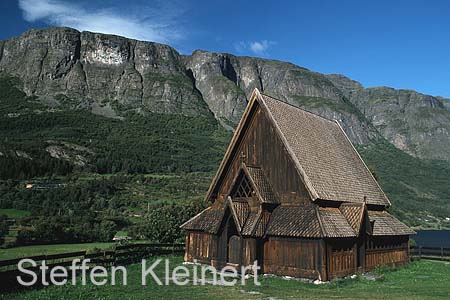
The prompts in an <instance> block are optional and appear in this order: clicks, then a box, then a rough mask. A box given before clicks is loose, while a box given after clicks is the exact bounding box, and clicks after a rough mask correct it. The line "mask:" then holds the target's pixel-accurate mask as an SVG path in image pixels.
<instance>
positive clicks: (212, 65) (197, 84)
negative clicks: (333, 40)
mask: <svg viewBox="0 0 450 300" xmlns="http://www.w3.org/2000/svg"><path fill="white" fill-rule="evenodd" d="M0 72H2V73H5V74H9V75H12V76H15V77H17V78H19V79H20V80H21V81H22V84H23V86H22V89H23V90H24V91H25V92H26V93H27V94H28V95H34V96H37V97H38V98H39V99H40V101H42V102H43V103H46V104H47V105H49V106H61V107H67V108H83V109H89V110H91V111H92V112H93V113H96V114H101V115H105V116H108V117H121V116H123V115H125V114H126V112H129V111H134V112H137V113H141V114H145V113H148V112H157V113H169V114H184V115H207V116H214V117H215V118H216V119H217V120H218V121H219V122H220V123H221V124H222V125H223V126H224V127H226V128H229V129H232V128H233V127H234V126H235V124H236V123H237V121H238V120H239V118H240V116H241V114H242V112H243V110H244V108H245V106H246V104H247V100H248V99H247V96H248V95H249V94H250V93H251V91H252V90H253V89H254V88H258V89H260V90H262V91H263V92H264V93H267V94H269V95H273V96H275V97H277V98H279V99H281V100H283V101H286V102H289V103H291V104H294V105H297V106H300V107H303V108H305V109H308V110H310V111H313V112H315V113H317V114H320V115H322V116H325V117H327V118H331V119H337V120H339V121H340V122H341V124H342V126H343V128H344V130H345V131H346V132H347V134H348V135H349V137H350V138H351V139H352V141H353V142H354V143H357V144H367V143H369V142H370V140H372V139H376V138H378V137H380V136H382V137H384V138H386V139H387V140H388V141H390V142H391V143H392V144H394V145H395V146H396V147H397V148H399V149H401V150H403V151H405V152H407V153H410V154H412V155H414V156H417V157H420V158H431V159H444V160H450V105H449V103H450V101H449V100H447V99H444V98H440V97H433V96H428V95H424V94H420V93H417V92H414V91H410V90H395V89H392V88H388V87H377V88H368V89H366V88H364V87H363V86H362V85H361V84H360V83H358V82H356V81H354V80H351V79H349V78H347V77H345V76H342V75H335V74H331V75H323V74H320V73H317V72H312V71H310V70H307V69H305V68H302V67H299V66H296V65H294V64H291V63H287V62H281V61H275V60H267V59H261V58H253V57H242V56H234V55H231V54H226V53H214V52H207V51H201V50H197V51H194V53H192V55H181V54H179V53H178V52H177V51H176V50H175V49H173V48H172V47H170V46H167V45H163V44H158V43H152V42H142V41H137V40H132V39H127V38H124V37H119V36H114V35H105V34H98V33H91V32H79V31H77V30H75V29H71V28H48V29H43V30H30V31H27V32H25V33H24V34H22V35H20V36H18V37H14V38H11V39H8V40H4V41H0Z"/></svg>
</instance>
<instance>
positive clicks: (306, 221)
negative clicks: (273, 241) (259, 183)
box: [266, 205, 322, 238]
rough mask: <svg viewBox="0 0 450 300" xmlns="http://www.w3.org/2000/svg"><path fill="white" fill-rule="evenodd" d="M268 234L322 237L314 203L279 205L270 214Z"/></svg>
mask: <svg viewBox="0 0 450 300" xmlns="http://www.w3.org/2000/svg"><path fill="white" fill-rule="evenodd" d="M266 234H267V235H270V236H290V237H306V238H320V237H322V231H321V229H320V223H319V219H318V218H317V211H316V209H315V207H314V206H313V205H308V206H278V207H277V208H275V210H274V211H273V212H272V215H271V216H270V221H269V224H268V226H267V231H266Z"/></svg>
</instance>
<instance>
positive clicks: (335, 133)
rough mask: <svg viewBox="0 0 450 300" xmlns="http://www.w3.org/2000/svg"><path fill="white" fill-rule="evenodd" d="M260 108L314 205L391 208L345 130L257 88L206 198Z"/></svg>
mask: <svg viewBox="0 0 450 300" xmlns="http://www.w3.org/2000/svg"><path fill="white" fill-rule="evenodd" d="M256 105H260V106H261V107H262V108H263V109H264V110H265V112H266V115H267V116H268V118H269V120H270V121H271V122H272V124H273V126H274V127H275V129H276V131H277V132H278V134H279V136H280V138H281V140H282V141H283V143H284V146H285V147H286V149H287V150H288V153H289V155H290V156H291V158H292V159H293V161H294V163H295V167H296V169H297V171H298V173H299V174H300V176H301V178H302V180H303V182H304V184H305V186H306V188H307V190H308V192H309V194H310V197H311V200H313V201H314V200H317V199H322V200H330V201H342V202H354V203H363V202H366V203H367V204H374V205H384V206H389V205H390V202H389V200H388V198H387V197H386V195H385V194H384V192H383V191H382V190H381V188H380V186H379V185H378V183H377V182H376V180H375V178H374V177H373V176H372V174H371V173H370V171H369V169H368V168H367V166H366V165H365V163H364V162H363V160H362V159H361V157H360V156H359V154H358V152H357V151H356V149H355V148H354V147H353V145H352V143H351V142H350V140H349V139H348V137H347V135H346V134H345V132H344V131H343V130H342V128H341V126H340V125H339V123H338V122H336V121H331V120H328V119H325V118H323V117H320V116H318V115H316V114H313V113H311V112H307V111H305V110H303V109H300V108H298V107H295V106H292V105H290V104H287V103H284V102H282V101H279V100H276V99H274V98H271V97H269V96H267V95H261V94H260V93H259V91H258V90H257V89H255V90H254V91H253V93H252V96H251V98H250V102H249V104H248V105H247V108H246V110H245V112H244V114H243V116H242V119H241V121H240V122H239V125H238V127H237V129H236V132H235V134H234V136H233V138H232V141H231V143H230V145H229V147H228V150H227V152H226V154H225V157H224V159H223V160H222V163H221V165H220V167H219V170H218V171H217V174H216V176H215V177H214V179H213V182H212V183H211V186H210V188H209V190H208V193H207V195H206V198H207V199H210V197H211V194H212V193H213V190H214V189H215V188H216V186H217V185H218V184H219V182H220V180H221V178H222V176H223V173H224V171H225V166H226V164H227V162H228V160H229V159H231V153H232V151H233V149H234V148H235V147H237V146H238V142H239V140H240V139H241V138H242V137H241V136H242V135H243V133H244V132H245V125H246V124H248V120H247V119H248V118H249V116H250V115H251V112H252V111H254V107H255V106H256Z"/></svg>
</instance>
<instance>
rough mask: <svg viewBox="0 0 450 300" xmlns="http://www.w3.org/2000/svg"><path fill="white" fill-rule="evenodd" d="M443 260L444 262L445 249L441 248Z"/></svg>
mask: <svg viewBox="0 0 450 300" xmlns="http://www.w3.org/2000/svg"><path fill="white" fill-rule="evenodd" d="M441 260H444V247H441Z"/></svg>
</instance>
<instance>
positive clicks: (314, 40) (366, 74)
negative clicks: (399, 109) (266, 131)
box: [0, 0, 450, 98]
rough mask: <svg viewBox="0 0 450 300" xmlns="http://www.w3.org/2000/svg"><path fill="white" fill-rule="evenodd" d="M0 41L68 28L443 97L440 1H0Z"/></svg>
mask: <svg viewBox="0 0 450 300" xmlns="http://www.w3.org/2000/svg"><path fill="white" fill-rule="evenodd" d="M0 26H1V28H2V30H1V32H0V39H6V38H8V37H11V36H16V35H19V34H20V33H22V32H23V31H25V30H28V29H30V28H42V27H48V26H69V27H75V28H77V29H80V30H90V31H96V32H105V33H114V34H119V35H124V36H128V37H132V38H137V39H141V40H150V41H158V42H162V43H167V44H170V45H171V46H173V47H175V48H176V49H177V50H178V51H179V52H181V53H183V54H189V53H191V52H192V51H193V50H195V49H203V50H209V51H219V52H228V53H232V54H236V55H248V56H259V57H265V58H272V59H278V60H283V61H289V62H292V63H295V64H297V65H300V66H303V67H306V68H308V69H311V70H314V71H318V72H322V73H341V74H344V75H346V76H348V77H350V78H352V79H355V80H357V81H359V82H361V83H362V84H363V85H364V86H366V87H372V86H380V85H385V86H391V87H395V88H407V89H414V90H417V91H419V92H422V93H427V94H431V95H441V96H445V97H449V98H450V1H445V0H442V1H438V0H435V1H417V0H410V1H403V0H398V1H392V0H391V1H384V0H377V1H362V0H360V1H350V0H348V1H346V0H340V1H337V0H336V1H332V0H329V1H320V0H319V1H312V0H311V1H280V0H278V1H261V0H260V1H245V0H240V1H223V0H222V1H215V0H209V1H200V0H194V1H187V0H186V1H181V0H177V1H171V0H166V1H164V0H158V1H133V0H128V1H123V0H120V1H117V0H107V1H98V2H95V1H83V0H82V1H67V0H20V1H1V2H0Z"/></svg>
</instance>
